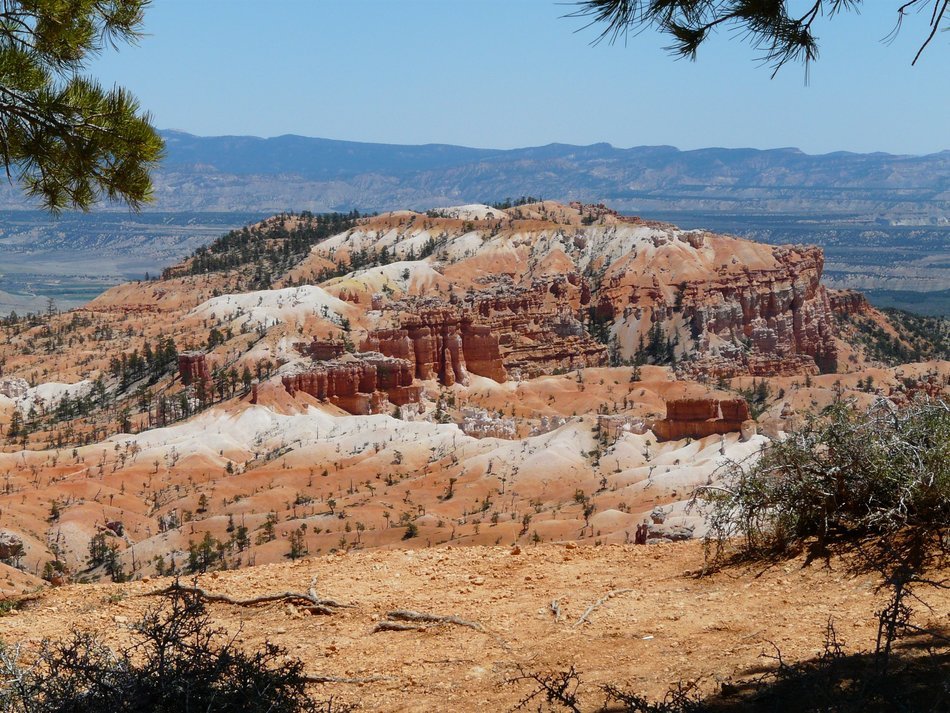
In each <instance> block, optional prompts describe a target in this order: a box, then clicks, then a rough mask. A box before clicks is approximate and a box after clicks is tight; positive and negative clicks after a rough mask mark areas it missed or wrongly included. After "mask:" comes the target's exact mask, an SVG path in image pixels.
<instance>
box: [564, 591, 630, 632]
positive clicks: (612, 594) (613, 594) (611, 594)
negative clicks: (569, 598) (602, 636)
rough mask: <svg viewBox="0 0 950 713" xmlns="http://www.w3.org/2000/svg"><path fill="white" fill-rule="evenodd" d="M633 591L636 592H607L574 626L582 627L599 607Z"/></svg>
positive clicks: (588, 608)
mask: <svg viewBox="0 0 950 713" xmlns="http://www.w3.org/2000/svg"><path fill="white" fill-rule="evenodd" d="M632 591H635V590H633V589H612V590H611V591H609V592H607V593H606V594H605V595H604V596H602V597H601V598H600V599H598V600H597V601H596V602H594V603H593V604H591V605H590V606H589V607H587V610H586V611H585V612H584V613H583V615H581V618H580V619H578V620H577V621H576V622H575V623H574V626H575V627H578V626H580V625H581V624H583V623H584V622H585V621H587V617H589V616H590V615H591V614H592V613H593V611H594V610H595V609H597V608H598V607H600V606H602V605H603V604H606V603H607V602H608V601H609V600H611V599H613V598H614V597H616V596H619V595H621V594H627V593H628V592H632Z"/></svg>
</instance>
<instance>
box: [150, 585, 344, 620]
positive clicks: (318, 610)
mask: <svg viewBox="0 0 950 713" xmlns="http://www.w3.org/2000/svg"><path fill="white" fill-rule="evenodd" d="M176 592H181V593H183V594H192V595H194V596H196V597H198V598H199V599H201V600H202V601H205V602H218V603H221V604H231V605H233V606H237V607H254V606H258V605H260V604H270V603H272V602H297V603H298V604H300V605H301V607H302V608H303V609H305V610H307V611H309V612H310V613H311V614H332V613H333V610H334V609H337V608H342V607H348V606H351V605H349V604H341V603H340V602H336V601H334V600H332V599H321V598H320V597H318V596H316V592H315V591H314V590H313V588H312V587H311V588H310V591H309V592H308V593H307V594H303V593H301V592H281V593H279V594H264V595H262V596H260V597H251V598H250V599H234V598H232V597H229V596H227V595H225V594H212V593H211V592H207V591H205V590H204V589H201V588H200V587H185V586H182V585H181V584H179V583H178V582H175V583H173V584H170V585H168V586H167V587H165V588H164V589H156V590H155V591H152V592H146V593H145V594H144V595H143V596H146V597H156V596H163V595H166V594H173V593H176Z"/></svg>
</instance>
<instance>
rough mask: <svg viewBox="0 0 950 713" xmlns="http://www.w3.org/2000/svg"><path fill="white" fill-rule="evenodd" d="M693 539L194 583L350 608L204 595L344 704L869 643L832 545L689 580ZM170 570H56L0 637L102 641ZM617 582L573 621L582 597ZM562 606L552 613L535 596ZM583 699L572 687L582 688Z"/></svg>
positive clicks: (948, 601) (761, 662)
mask: <svg viewBox="0 0 950 713" xmlns="http://www.w3.org/2000/svg"><path fill="white" fill-rule="evenodd" d="M702 566H703V548H702V544H701V543H699V542H687V543H679V544H669V545H655V546H627V545H604V546H599V547H596V546H594V547H588V546H580V545H575V544H574V543H565V544H544V545H538V546H530V545H529V546H526V547H523V548H521V549H517V548H516V549H515V550H510V549H508V548H502V547H467V548H461V549H460V548H453V547H440V548H431V549H424V550H416V551H398V550H372V551H354V552H349V553H343V552H338V553H335V554H331V555H326V556H320V557H314V558H309V559H303V560H298V561H296V562H288V563H284V564H275V565H262V566H259V567H254V568H250V569H246V570H240V571H227V572H215V573H212V574H208V575H204V576H202V577H201V578H200V580H199V585H200V586H201V587H203V588H204V589H206V590H207V591H209V592H214V593H224V594H227V595H229V596H231V597H235V598H249V597H254V596H260V595H264V594H273V593H277V592H283V591H287V590H292V591H300V592H305V591H307V589H308V587H310V585H311V583H312V582H314V581H315V586H316V589H317V591H318V592H319V594H320V596H323V597H331V598H333V599H336V600H338V601H343V602H349V603H352V604H353V605H354V606H353V607H352V608H348V609H343V610H341V612H340V613H337V614H334V615H331V616H310V615H304V614H302V613H301V612H300V611H298V610H297V609H295V608H294V607H292V606H290V605H287V604H269V605H264V606H260V607H255V608H243V607H236V606H231V605H228V604H211V605H209V608H210V613H211V615H212V618H213V620H214V622H215V624H217V625H219V626H221V627H223V628H224V629H225V630H226V631H227V632H228V634H229V635H231V636H235V637H236V638H237V640H238V641H239V642H241V643H242V644H246V645H248V646H252V647H257V646H259V645H260V644H261V643H262V642H263V641H265V640H270V641H273V642H276V643H279V644H281V645H283V646H284V647H286V648H287V649H288V651H289V653H290V654H291V655H293V656H296V657H299V658H300V659H302V660H303V661H304V662H305V664H306V670H307V673H308V674H312V675H315V676H316V675H320V676H324V675H325V676H335V677H343V678H351V679H373V680H371V681H369V682H367V683H361V684H353V683H333V684H326V685H321V686H317V687H316V691H315V692H316V693H317V694H318V695H320V696H321V697H327V696H328V695H329V694H331V693H332V694H333V695H334V696H338V697H339V698H340V699H341V700H343V701H351V702H356V701H358V702H359V703H360V707H361V709H362V710H385V711H434V710H439V711H467V710H492V711H496V710H497V711H502V710H509V709H511V708H512V707H513V706H514V705H515V704H516V703H517V702H518V701H519V700H520V699H521V698H522V697H523V696H524V695H525V694H526V693H527V692H528V691H529V690H530V686H528V685H527V684H525V683H523V682H522V683H510V682H509V681H510V679H512V678H513V677H515V676H517V675H518V667H519V665H520V666H521V667H522V668H523V670H525V671H528V672H542V673H545V672H551V671H557V670H566V669H567V668H569V667H570V666H572V665H573V666H575V667H576V668H577V670H578V672H579V673H580V675H581V679H582V681H583V682H584V686H585V687H584V689H583V690H584V691H585V692H586V693H585V694H584V695H583V696H582V700H584V701H586V702H585V706H594V705H597V704H598V703H599V702H601V701H602V696H601V694H600V692H599V689H598V688H597V686H598V685H600V684H605V683H615V684H620V685H625V686H626V687H627V688H628V689H629V690H631V691H633V692H637V693H643V694H647V695H649V696H651V697H654V698H662V696H663V695H664V693H665V692H666V691H667V689H668V688H669V687H670V685H672V684H675V683H676V682H677V681H683V680H697V681H698V682H699V684H700V687H701V689H702V690H703V691H705V692H707V693H708V692H714V691H716V690H718V688H719V683H720V682H721V681H723V680H725V679H734V678H743V677H746V676H748V675H751V674H752V673H753V672H757V671H759V672H760V671H762V670H763V669H768V668H770V667H772V666H774V664H775V660H774V659H773V658H769V657H772V656H774V655H775V652H776V647H777V648H778V649H779V650H780V651H781V655H782V657H783V659H784V660H785V661H787V662H794V661H798V660H805V659H809V658H811V657H813V656H816V655H818V654H820V652H821V650H822V646H823V642H824V636H825V631H826V626H827V624H828V621H829V618H832V619H833V622H834V625H835V628H836V630H837V634H838V636H839V637H840V639H841V640H842V641H843V643H844V646H845V648H846V649H847V650H848V651H849V652H851V651H858V650H867V649H872V648H873V646H874V639H875V635H876V628H877V619H876V616H875V612H876V611H877V610H879V609H880V606H881V603H882V601H883V598H884V597H883V595H882V594H881V593H880V592H878V591H877V585H878V580H876V579H875V578H874V577H871V576H865V575H859V576H855V575H852V574H850V573H849V572H848V570H847V568H846V566H845V564H844V563H843V562H842V561H841V560H839V559H832V560H831V561H829V562H819V561H815V562H813V563H811V564H807V565H806V564H805V562H804V560H803V559H801V558H799V559H794V560H789V561H786V562H781V563H777V564H773V565H758V566H756V567H742V568H731V569H726V570H724V571H721V572H718V573H715V574H712V575H709V576H707V577H702V578H699V577H697V576H695V573H696V572H697V571H698V570H700V569H701V568H702ZM170 582H171V580H169V579H161V578H152V579H150V580H148V579H146V580H143V581H137V582H132V583H127V584H99V585H70V586H64V587H59V588H54V589H52V590H48V591H46V592H44V593H43V594H41V595H40V596H39V598H37V599H35V600H32V601H29V602H27V603H26V604H25V605H24V606H23V608H22V609H20V610H19V611H14V612H13V613H11V614H10V615H8V616H6V617H4V618H0V640H2V641H4V642H6V643H8V644H12V643H20V644H21V645H22V646H23V647H24V651H25V653H26V655H27V656H28V655H29V651H31V650H35V647H37V646H38V645H39V643H40V642H41V641H42V640H43V639H44V638H59V637H63V636H65V635H66V634H67V632H68V631H69V630H70V629H71V628H74V627H75V628H79V629H85V630H92V631H95V632H97V633H98V634H99V635H100V636H102V637H103V638H104V639H105V640H106V641H109V642H112V643H117V642H119V641H121V640H123V639H125V638H126V637H127V636H128V627H129V625H130V624H131V623H132V622H134V621H136V620H137V619H138V618H139V617H140V616H141V615H142V613H143V612H144V611H145V610H146V609H147V608H148V607H151V606H154V605H155V604H156V601H157V600H156V598H155V597H150V596H145V595H146V594H147V593H149V592H152V591H155V590H156V589H160V588H162V587H164V586H167V585H168V584H169V583H170ZM615 590H629V591H620V592H617V593H616V594H615V596H612V597H610V598H609V599H607V600H606V601H604V602H603V604H602V605H600V606H599V607H597V608H595V609H594V610H593V611H592V612H591V613H590V614H589V615H588V617H587V621H586V622H585V623H582V624H579V625H578V623H577V622H578V620H579V619H581V618H582V617H583V615H584V613H585V611H586V610H587V609H588V607H589V606H590V605H591V604H593V603H595V602H597V601H598V600H601V599H602V598H603V597H605V595H607V594H608V593H609V592H612V591H615ZM925 599H927V603H928V604H929V605H930V607H932V609H931V610H930V611H929V612H927V611H926V610H925V609H924V607H923V606H916V605H915V607H916V608H917V609H918V612H919V614H920V618H919V620H918V623H920V624H921V625H924V626H932V627H935V628H944V629H945V628H946V627H947V625H948V621H950V591H943V592H941V593H933V592H929V593H926V596H925ZM553 600H557V602H558V605H559V607H560V610H561V617H560V619H559V620H557V621H556V620H555V616H554V614H553V613H552V607H551V605H552V601H553ZM394 609H412V610H416V611H421V612H429V613H435V614H444V615H449V614H454V615H457V616H459V617H461V618H463V619H466V620H471V621H476V622H479V623H480V624H481V625H483V627H484V631H482V632H479V631H476V630H473V629H471V628H464V627H461V626H455V625H442V626H434V627H431V628H429V629H427V630H426V631H400V632H392V631H383V632H378V633H372V632H373V627H374V625H375V624H376V623H377V622H378V621H380V620H382V619H384V618H385V615H386V612H388V611H391V610H394ZM585 696H586V698H585Z"/></svg>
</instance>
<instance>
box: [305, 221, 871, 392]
mask: <svg viewBox="0 0 950 713" xmlns="http://www.w3.org/2000/svg"><path fill="white" fill-rule="evenodd" d="M470 212H471V211H470ZM483 212H484V214H485V216H488V215H489V212H488V211H487V209H486V210H485V211H483ZM475 213H477V211H475V212H472V215H475ZM491 215H492V216H493V217H491V218H489V217H481V218H479V217H477V216H476V217H473V218H472V219H471V220H468V221H466V222H465V223H464V224H457V223H459V221H455V222H454V223H453V222H452V221H451V220H448V219H445V220H443V219H441V218H438V217H432V216H426V219H425V220H422V221H420V220H419V218H421V216H415V215H411V216H409V217H408V218H407V217H404V216H402V215H396V214H392V215H390V216H388V217H380V218H379V219H374V220H370V221H369V222H367V223H366V224H365V225H362V226H361V229H360V230H359V231H356V232H352V233H348V234H346V235H341V236H338V237H334V238H332V239H330V240H328V241H326V244H325V245H323V244H322V245H323V246H322V247H321V248H320V249H319V250H318V251H317V252H318V253H319V255H318V257H320V259H324V260H326V259H337V258H336V257H334V255H335V253H334V251H337V252H338V253H339V254H340V255H344V256H345V255H349V254H353V253H354V252H359V251H362V252H363V253H365V252H366V251H369V250H374V249H379V248H378V245H379V244H380V243H385V249H386V250H387V251H391V252H390V254H393V255H398V256H399V257H401V258H408V259H407V262H406V264H407V265H414V264H415V263H417V262H419V263H421V262H422V261H416V260H414V259H413V256H414V255H415V254H416V252H415V251H416V250H417V249H418V245H419V244H421V243H422V242H423V241H424V240H428V241H430V242H435V243H437V244H438V247H437V249H435V250H434V251H433V253H432V254H431V255H429V256H427V257H426V258H425V266H424V269H423V267H422V266H419V267H405V268H403V273H402V274H403V276H402V277H400V278H396V277H394V276H393V275H392V274H389V273H387V272H386V271H385V270H383V269H381V268H374V269H370V270H367V271H366V273H365V274H364V273H361V274H360V275H358V276H357V277H351V278H347V279H348V280H349V282H347V283H346V284H345V285H342V286H341V291H340V292H339V294H340V295H343V294H344V292H345V293H346V295H347V296H348V295H349V294H350V293H351V291H353V290H357V291H362V292H361V295H362V297H361V298H360V299H361V302H364V303H365V302H367V301H369V300H367V299H364V298H366V297H367V295H368V294H372V300H371V303H372V311H373V312H374V313H378V314H379V316H378V317H377V316H376V314H374V315H373V316H372V317H371V318H370V319H369V320H368V322H369V323H368V324H366V328H367V330H368V336H367V338H366V340H365V342H364V348H367V349H374V350H379V351H381V352H382V353H384V354H388V355H391V356H394V357H399V358H404V359H409V360H410V361H412V362H413V364H414V366H415V372H416V376H417V377H418V378H423V379H426V378H438V379H439V380H440V381H441V382H442V383H443V384H451V383H456V382H459V381H464V379H465V373H466V372H472V373H475V374H479V375H485V376H490V377H491V378H493V379H496V380H499V381H500V380H502V379H503V378H506V377H509V378H510V377H517V378H532V377H535V376H539V375H543V374H551V373H554V372H558V371H562V370H564V371H566V370H570V369H574V368H582V367H587V366H600V365H604V364H606V363H607V362H608V361H609V358H608V356H615V357H616V359H615V363H620V362H623V361H627V362H629V361H633V360H634V359H635V358H637V356H638V353H639V355H640V356H641V357H642V356H643V354H644V353H646V354H647V357H646V358H647V359H648V361H649V363H664V364H670V363H672V362H673V361H674V360H675V362H676V365H677V370H678V371H679V373H680V374H681V375H683V376H687V377H690V376H692V377H701V376H703V377H713V378H716V377H727V378H728V377H734V376H740V375H755V376H769V375H797V374H808V373H812V374H814V373H818V372H833V371H836V370H837V367H838V349H837V342H836V337H835V335H836V333H837V328H836V325H835V315H836V314H855V313H857V312H861V311H862V310H865V309H868V307H867V306H866V303H865V302H864V301H863V299H862V298H861V297H860V295H857V294H856V293H844V292H841V293H838V292H834V291H830V290H826V289H825V288H824V287H823V286H822V285H821V283H820V281H821V275H822V270H823V268H824V257H823V254H822V252H821V250H820V249H818V248H816V247H803V246H782V247H773V246H769V245H765V244H761V243H753V242H750V241H746V240H741V239H738V238H731V237H728V236H721V235H715V234H712V233H708V232H704V231H699V230H680V229H678V228H676V227H675V226H672V225H668V224H663V223H657V222H653V221H647V220H642V219H639V218H635V217H624V216H619V215H617V214H616V212H614V211H612V210H610V209H609V208H607V207H606V206H603V205H582V204H579V203H574V204H571V205H570V206H563V205H557V204H551V203H543V204H536V205H531V206H520V207H518V208H517V209H512V211H510V212H509V213H508V214H507V215H502V216H501V217H500V218H499V217H498V215H496V213H494V212H493V213H491ZM436 236H437V237H436ZM381 286H383V287H385V288H386V290H385V294H384V293H383V292H380V289H381ZM393 294H399V297H398V298H394V299H391V298H390V297H388V296H387V295H393ZM651 338H652V339H653V340H654V342H655V343H656V344H657V348H656V349H653V350H650V349H645V350H643V351H641V346H638V345H642V346H644V347H649V346H650V345H649V342H650V340H651ZM658 339H662V343H660V342H658V341H656V340H658ZM460 340H461V344H460V343H459V342H460ZM608 345H609V349H608Z"/></svg>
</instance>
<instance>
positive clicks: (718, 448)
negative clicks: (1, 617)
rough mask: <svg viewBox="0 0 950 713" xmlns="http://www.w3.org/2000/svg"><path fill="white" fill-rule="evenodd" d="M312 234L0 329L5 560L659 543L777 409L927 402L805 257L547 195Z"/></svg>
mask: <svg viewBox="0 0 950 713" xmlns="http://www.w3.org/2000/svg"><path fill="white" fill-rule="evenodd" d="M320 221H321V219H319V218H317V217H312V216H306V215H299V216H287V215H284V216H277V217H275V218H273V219H270V220H268V221H265V222H264V223H262V224H260V225H258V226H254V227H253V229H251V228H249V229H248V230H246V231H237V232H236V233H233V234H229V235H228V236H226V238H222V239H221V240H220V241H218V242H216V243H214V244H213V245H211V246H209V247H208V248H207V249H206V250H203V251H202V252H201V253H200V254H196V255H195V256H194V257H192V258H191V259H189V260H187V261H185V262H184V263H182V264H181V265H180V266H179V267H178V268H176V269H173V270H169V271H168V273H167V275H166V277H165V279H162V280H154V281H150V282H139V283H128V284H125V285H122V286H120V287H117V288H114V289H113V290H110V291H109V292H107V293H106V294H104V295H102V296H101V297H100V298H98V299H97V300H95V301H94V302H93V303H91V304H90V305H89V306H88V307H87V308H85V309H83V310H78V311H74V312H71V313H66V314H55V313H54V314H49V315H45V316H43V317H39V318H36V319H34V320H33V321H26V320H20V321H17V322H11V323H10V324H4V325H3V330H4V338H3V340H0V363H2V373H0V427H2V428H3V429H4V430H3V436H4V438H3V443H2V452H0V478H2V480H0V483H2V488H3V490H2V493H0V531H2V533H7V535H9V537H10V538H14V539H11V540H10V542H11V543H14V542H18V543H19V548H20V549H19V550H16V548H15V547H14V548H13V549H11V550H10V551H9V552H8V553H7V556H6V558H5V559H6V561H9V562H13V563H15V564H18V565H19V566H20V567H21V568H22V570H21V572H26V573H28V575H29V576H31V577H40V576H44V575H45V577H46V579H48V580H52V581H68V580H75V579H81V578H95V577H101V576H104V575H105V574H106V573H107V569H108V570H109V571H112V574H113V576H115V575H116V572H117V571H118V576H120V577H121V576H128V575H132V576H142V575H150V574H153V573H155V572H158V571H167V570H168V569H169V568H172V569H177V570H183V569H189V568H190V567H192V564H191V562H190V561H191V560H192V559H193V557H194V556H195V552H197V550H196V548H198V547H199V546H200V544H201V543H202V542H206V543H207V545H208V548H210V551H211V552H212V554H213V564H214V566H215V567H221V566H227V567H238V566H247V565H249V564H260V563H264V562H274V561H280V560H283V559H284V558H285V557H286V556H287V555H289V554H294V556H297V555H299V554H301V552H304V551H309V552H310V553H313V554H316V553H326V552H329V551H331V550H351V549H364V548H391V547H406V548H421V547H429V546H432V547H435V546H439V545H442V546H448V545H453V546H454V545H458V544H464V545H492V544H510V543H513V542H519V543H521V544H522V545H523V544H527V543H529V542H550V541H566V540H583V541H589V542H600V543H625V542H630V541H633V540H634V538H635V535H634V533H636V532H637V530H638V527H640V526H642V525H643V523H644V521H647V522H648V523H649V527H648V530H649V538H650V539H651V540H652V541H656V542H660V541H669V540H677V539H683V538H688V537H692V536H697V535H700V534H701V533H702V532H703V523H702V518H701V516H700V514H699V513H697V512H696V511H691V510H687V508H686V501H687V500H688V498H689V494H690V492H691V491H692V489H693V488H694V487H695V486H696V485H699V484H702V483H706V482H708V481H709V480H710V479H714V478H715V477H717V474H718V473H719V472H720V468H721V466H722V465H723V464H724V463H725V462H727V461H729V460H739V459H742V458H746V457H754V455H755V454H756V453H757V452H758V451H759V450H760V449H761V448H762V447H763V446H765V445H766V444H767V443H768V439H769V438H770V437H777V436H779V434H780V433H781V432H782V431H784V430H786V429H788V428H790V427H791V426H792V425H794V423H795V422H796V419H798V418H799V417H800V415H801V414H802V413H804V412H807V411H810V410H816V409H820V408H822V407H824V406H826V405H827V404H829V403H831V402H833V401H834V400H836V399H840V398H853V399H855V400H856V401H857V402H858V403H859V404H865V405H866V404H869V403H871V402H872V401H873V399H875V398H877V397H878V396H879V395H880V396H885V397H888V398H891V399H893V400H895V401H899V400H903V399H906V398H909V397H910V396H912V395H913V394H914V393H926V394H928V395H931V396H937V395H941V394H946V393H947V392H948V387H947V384H948V377H950V363H948V362H939V361H934V362H928V363H921V364H908V365H904V366H901V367H897V368H894V367H891V368H887V369H885V368H881V366H880V365H879V364H876V363H875V362H874V361H873V360H872V359H869V357H868V352H867V350H866V349H865V347H864V346H862V344H861V343H860V342H859V341H857V340H854V339H852V338H851V335H850V334H849V332H847V329H849V328H850V327H848V325H849V324H852V325H853V324H856V323H857V322H858V321H860V322H861V324H862V325H864V324H869V325H873V326H874V327H875V328H876V329H879V330H880V331H881V334H883V335H884V337H882V338H885V337H886V339H887V340H888V341H889V342H890V341H891V340H893V342H894V343H895V344H901V343H902V341H901V340H902V339H903V337H902V336H901V334H899V333H897V332H896V331H894V330H893V329H891V328H890V327H889V326H888V324H889V323H888V322H887V321H886V320H885V319H884V318H883V317H882V315H880V314H879V313H878V312H876V311H875V310H873V309H872V308H870V307H869V306H868V305H867V304H866V303H865V302H864V301H863V300H862V299H861V298H860V297H859V296H857V295H855V294H852V293H840V292H835V291H831V290H827V289H826V288H824V287H822V286H821V284H820V278H821V271H822V256H821V253H820V251H818V250H816V249H814V248H810V247H802V246H798V247H771V246H767V245H762V244H757V243H752V242H749V241H745V240H740V239H737V238H731V237H728V236H723V235H716V234H712V233H709V232H707V231H696V230H692V231H687V230H680V229H678V228H676V227H674V226H672V225H668V224H664V223H657V222H652V221H646V220H642V219H639V218H632V217H623V216H620V215H618V214H616V213H614V212H613V211H611V210H609V209H607V208H605V207H604V206H599V205H581V204H572V205H561V204H557V203H553V202H543V203H534V204H528V205H521V206H515V207H512V208H509V209H506V210H499V209H494V208H489V207H487V206H482V205H468V206H458V207H454V208H447V209H444V210H440V211H431V212H429V213H414V212H410V211H400V212H396V213H389V214H384V215H381V216H375V217H371V218H359V219H357V218H356V217H353V216H349V217H348V216H337V217H335V218H333V219H332V220H329V222H327V220H323V222H320ZM330 226H338V228H339V229H338V228H337V227H333V228H332V229H331V227H330ZM321 231H322V232H321ZM849 320H850V321H849ZM889 329H890V330H891V331H888V330H889ZM842 330H844V331H842ZM822 372H825V373H822ZM293 542H296V543H297V544H296V548H297V549H296V550H294V551H293V552H291V549H290V547H291V544H292V543H293ZM96 543H98V545H96ZM100 545H101V546H106V549H108V550H110V551H112V552H113V555H108V557H110V558H112V559H110V560H109V562H106V561H104V560H103V559H102V557H101V556H94V557H92V561H90V552H91V549H90V548H91V547H92V548H93V550H95V547H97V546H100ZM11 546H12V544H11ZM14 550H16V551H14ZM95 551H97V552H98V553H99V555H102V554H103V551H102V549H101V547H100V548H99V550H95ZM0 554H2V553H0ZM0 559H3V557H0ZM107 565H108V567H107ZM23 576H26V575H22V576H21V575H17V577H13V578H11V579H10V580H9V581H8V582H7V583H6V584H3V583H0V586H3V587H5V588H6V589H7V590H14V589H18V588H22V587H23V586H25V584H24V580H23ZM34 581H35V580H34Z"/></svg>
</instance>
